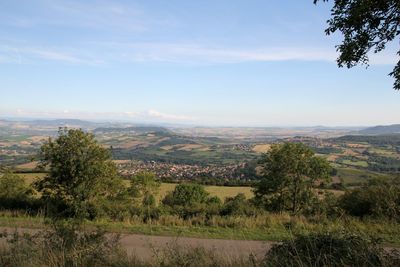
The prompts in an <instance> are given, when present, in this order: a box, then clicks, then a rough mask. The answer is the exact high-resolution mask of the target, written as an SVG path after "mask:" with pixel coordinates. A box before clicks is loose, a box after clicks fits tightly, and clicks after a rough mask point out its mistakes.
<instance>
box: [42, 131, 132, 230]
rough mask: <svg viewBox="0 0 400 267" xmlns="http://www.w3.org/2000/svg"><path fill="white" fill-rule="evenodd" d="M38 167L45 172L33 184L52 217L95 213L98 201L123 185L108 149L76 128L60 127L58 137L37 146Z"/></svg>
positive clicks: (115, 193)
mask: <svg viewBox="0 0 400 267" xmlns="http://www.w3.org/2000/svg"><path fill="white" fill-rule="evenodd" d="M39 156H40V166H41V167H42V168H47V169H48V171H49V172H48V174H47V175H46V176H45V177H44V178H43V179H42V180H39V181H38V182H36V183H35V187H36V189H37V190H38V191H39V192H40V193H41V195H42V198H43V199H44V200H45V201H46V203H48V207H47V216H49V217H50V218H51V219H53V220H58V219H68V218H71V219H74V220H76V221H77V222H78V223H79V222H80V221H82V220H84V219H91V218H93V217H95V216H96V212H97V209H98V206H99V205H100V203H101V202H102V201H105V200H107V199H112V198H116V197H118V195H119V194H120V193H121V192H123V190H124V187H123V184H122V181H121V179H120V178H119V177H118V172H117V168H116V166H115V164H114V163H113V162H112V160H111V155H110V153H109V151H108V150H107V149H106V148H104V147H102V146H101V145H99V144H98V143H97V141H96V140H95V139H94V135H93V134H90V133H85V132H83V131H82V130H80V129H79V130H76V129H69V130H68V129H66V128H63V129H60V130H59V132H58V137H57V138H56V139H55V140H53V139H52V138H49V140H48V141H47V142H46V143H45V144H44V145H43V146H42V147H41V151H40V155H39Z"/></svg>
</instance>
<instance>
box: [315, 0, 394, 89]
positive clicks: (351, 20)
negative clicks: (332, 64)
mask: <svg viewBox="0 0 400 267" xmlns="http://www.w3.org/2000/svg"><path fill="white" fill-rule="evenodd" d="M318 1H319V0H314V4H315V3H317V2H318ZM323 1H324V2H328V0H323ZM337 31H339V32H341V33H342V34H343V37H344V38H343V42H342V44H340V45H338V46H337V51H338V52H339V53H340V55H339V58H338V59H337V62H338V65H339V67H343V66H346V67H348V68H351V67H353V66H356V65H358V64H366V65H368V53H369V52H370V51H373V52H374V53H378V52H380V51H382V50H384V49H385V47H386V44H387V43H388V42H391V41H393V40H395V39H396V38H397V37H398V36H399V35H400V1H399V0H334V6H333V8H332V10H331V18H330V19H329V20H328V28H327V29H326V30H325V32H326V34H327V35H330V34H332V33H335V32H337ZM397 54H398V55H399V56H400V50H399V51H398V53H397ZM389 75H390V76H392V77H393V78H394V79H395V82H394V89H396V90H400V60H399V61H398V62H397V65H396V66H395V68H394V69H393V71H392V72H391V73H390V74H389Z"/></svg>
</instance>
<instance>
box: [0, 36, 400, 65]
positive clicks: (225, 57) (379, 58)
mask: <svg viewBox="0 0 400 267" xmlns="http://www.w3.org/2000/svg"><path fill="white" fill-rule="evenodd" d="M337 56H338V53H337V52H336V51H334V49H332V48H328V47H327V48H321V47H289V46H288V47H261V48H231V47H222V46H207V45H201V44H192V43H117V42H98V43H96V42H91V43H84V44H81V45H80V46H77V47H68V48H65V47H27V46H19V45H15V44H12V45H7V46H5V45H3V46H0V62H3V63H10V62H12V63H35V62H37V61H57V62H62V63H66V64H80V65H92V66H98V65H113V64H118V63H145V62H150V63H151V62H159V63H178V64H235V63H241V62H275V61H291V60H294V61H326V62H334V61H335V60H336V58H337ZM370 58H371V60H370V63H371V64H372V65H382V64H383V65H384V64H394V63H395V62H396V61H397V59H396V58H395V57H393V56H392V54H390V51H384V52H383V53H381V54H372V55H371V57H370Z"/></svg>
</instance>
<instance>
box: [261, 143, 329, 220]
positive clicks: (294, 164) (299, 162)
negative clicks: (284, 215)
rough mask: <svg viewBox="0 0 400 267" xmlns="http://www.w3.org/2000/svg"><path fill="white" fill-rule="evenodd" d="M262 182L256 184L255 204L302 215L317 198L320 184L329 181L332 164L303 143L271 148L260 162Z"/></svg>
mask: <svg viewBox="0 0 400 267" xmlns="http://www.w3.org/2000/svg"><path fill="white" fill-rule="evenodd" d="M259 164H260V167H261V173H262V179H261V180H260V182H259V183H258V184H256V187H255V190H254V193H255V200H256V202H258V203H259V204H262V205H264V206H265V207H266V208H267V209H269V210H273V211H280V212H281V211H285V210H288V211H291V212H292V213H294V214H295V213H298V212H300V211H302V210H303V209H304V208H306V207H307V205H308V204H309V203H310V201H311V200H312V199H313V197H315V194H314V192H313V191H312V188H313V186H314V184H315V182H316V181H317V180H326V179H328V178H329V173H330V166H329V163H328V162H327V161H326V160H325V159H323V158H320V157H317V156H315V154H314V151H312V150H311V149H310V148H309V147H307V146H305V145H304V144H302V143H283V144H275V145H272V146H271V149H270V150H269V151H268V153H266V154H264V155H263V156H262V158H261V160H260V162H259Z"/></svg>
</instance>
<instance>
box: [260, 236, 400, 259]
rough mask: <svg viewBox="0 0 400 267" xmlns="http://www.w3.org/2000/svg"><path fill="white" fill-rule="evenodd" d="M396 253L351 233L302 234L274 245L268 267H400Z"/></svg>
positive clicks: (269, 253) (269, 255)
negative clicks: (386, 250)
mask: <svg viewBox="0 0 400 267" xmlns="http://www.w3.org/2000/svg"><path fill="white" fill-rule="evenodd" d="M399 264H400V258H399V257H398V255H397V254H396V253H388V252H385V251H384V250H383V249H382V248H381V247H379V246H378V245H377V243H376V242H375V241H373V240H369V239H367V238H365V237H362V236H359V235H354V234H349V233H317V234H310V235H302V236H298V237H297V238H295V239H294V240H290V241H285V242H283V243H280V244H277V245H274V246H273V247H272V248H271V250H270V251H268V252H267V254H266V256H265V259H264V266H299V267H300V266H316V267H319V266H321V267H322V266H324V267H329V266H332V267H333V266H338V267H339V266H370V267H376V266H388V267H389V266H399Z"/></svg>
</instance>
